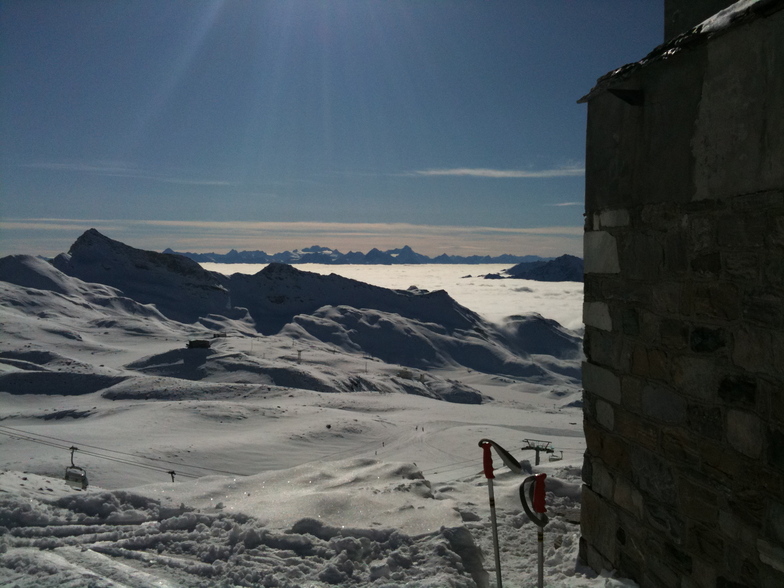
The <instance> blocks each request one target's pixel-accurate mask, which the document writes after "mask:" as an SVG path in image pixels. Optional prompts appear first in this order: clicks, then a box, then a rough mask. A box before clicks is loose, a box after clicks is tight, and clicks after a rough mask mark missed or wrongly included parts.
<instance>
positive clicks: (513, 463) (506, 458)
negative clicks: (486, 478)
mask: <svg viewBox="0 0 784 588" xmlns="http://www.w3.org/2000/svg"><path fill="white" fill-rule="evenodd" d="M485 445H488V446H490V447H493V448H494V449H495V450H496V451H497V452H498V456H499V457H500V458H501V461H503V462H504V465H506V467H508V468H509V469H510V470H512V472H513V473H515V474H522V473H523V467H522V466H521V465H520V462H519V461H517V460H516V459H515V458H514V456H513V455H512V454H511V453H509V452H508V451H507V450H506V449H504V448H503V447H501V446H500V445H499V444H498V443H496V442H495V441H493V440H492V439H482V440H481V441H479V447H482V448H483V449H484V450H485V452H489V451H490V450H489V449H487V448H486V447H485ZM485 455H487V453H485ZM488 459H489V458H488ZM491 463H492V461H491ZM485 475H487V470H486V469H485Z"/></svg>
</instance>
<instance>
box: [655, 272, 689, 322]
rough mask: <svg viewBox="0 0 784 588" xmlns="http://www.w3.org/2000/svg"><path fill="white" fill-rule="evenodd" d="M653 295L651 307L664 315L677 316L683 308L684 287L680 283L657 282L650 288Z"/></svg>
mask: <svg viewBox="0 0 784 588" xmlns="http://www.w3.org/2000/svg"><path fill="white" fill-rule="evenodd" d="M648 287H649V288H650V294H651V307H652V309H653V310H654V312H657V313H659V314H663V315H669V316H672V315H677V314H680V313H681V310H682V306H683V286H682V285H681V284H680V283H678V282H663V281H660V282H656V283H655V284H651V285H649V286H648Z"/></svg>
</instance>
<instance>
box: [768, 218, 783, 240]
mask: <svg viewBox="0 0 784 588" xmlns="http://www.w3.org/2000/svg"><path fill="white" fill-rule="evenodd" d="M765 245H766V246H767V247H784V215H779V216H777V217H776V218H775V219H773V220H772V230H771V231H770V232H768V234H767V235H766V236H765Z"/></svg>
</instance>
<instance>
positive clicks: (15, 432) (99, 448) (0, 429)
mask: <svg viewBox="0 0 784 588" xmlns="http://www.w3.org/2000/svg"><path fill="white" fill-rule="evenodd" d="M2 429H8V430H10V431H14V433H13V434H14V435H17V434H20V433H21V434H24V435H30V436H31V437H44V438H46V439H53V440H55V441H60V442H61V443H66V444H67V445H68V446H71V445H73V443H72V442H71V441H68V440H66V439H60V438H58V437H52V436H51V435H43V434H41V433H29V432H27V431H22V430H21V429H14V428H13V427H7V426H5V425H0V433H2V432H3V431H2ZM5 434H6V435H12V434H11V433H5ZM28 440H30V441H33V440H35V439H32V438H29V439H28ZM35 441H37V440H35ZM37 442H39V443H42V444H44V445H50V446H51V447H58V448H60V449H63V448H64V449H68V447H62V446H60V445H56V444H54V443H49V442H44V441H37ZM80 445H81V446H82V447H89V448H91V449H95V450H98V451H105V452H106V453H116V454H118V455H125V456H127V457H132V458H134V459H146V460H148V461H157V462H161V463H166V464H170V465H175V466H178V467H186V468H194V469H197V470H204V471H207V472H216V473H219V474H227V475H230V476H243V477H244V476H246V475H247V474H240V473H237V472H230V471H227V470H218V469H215V468H208V467H205V466H200V465H194V464H187V463H182V462H178V461H170V460H167V459H162V458H159V457H146V456H143V455H134V454H133V453H127V452H125V451H117V450H116V449H106V448H104V447H99V446H96V445H89V444H87V443H81V444H80ZM81 451H82V453H85V454H86V453H87V452H86V451H84V450H81ZM98 457H103V456H98ZM106 459H108V457H107V458H106ZM166 471H167V472H168V470H166Z"/></svg>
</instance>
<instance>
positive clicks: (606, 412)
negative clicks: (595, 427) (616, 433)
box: [596, 400, 615, 431]
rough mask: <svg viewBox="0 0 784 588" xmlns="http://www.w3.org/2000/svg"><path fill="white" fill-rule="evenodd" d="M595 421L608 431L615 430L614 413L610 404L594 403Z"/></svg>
mask: <svg viewBox="0 0 784 588" xmlns="http://www.w3.org/2000/svg"><path fill="white" fill-rule="evenodd" d="M596 421H597V422H598V423H599V424H600V425H601V426H602V427H604V428H605V429H607V430H608V431H613V430H615V412H614V411H613V407H612V405H611V404H609V403H608V402H605V401H604V400H597V401H596Z"/></svg>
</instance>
